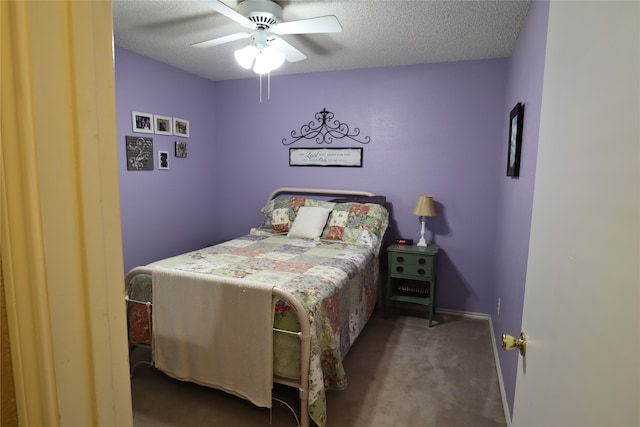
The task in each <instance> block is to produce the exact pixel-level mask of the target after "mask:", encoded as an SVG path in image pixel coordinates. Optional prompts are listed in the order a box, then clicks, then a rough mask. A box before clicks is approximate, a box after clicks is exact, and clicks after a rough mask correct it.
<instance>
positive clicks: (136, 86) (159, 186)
mask: <svg viewBox="0 0 640 427" xmlns="http://www.w3.org/2000/svg"><path fill="white" fill-rule="evenodd" d="M115 57H116V62H115V75H116V110H117V123H118V141H117V144H118V146H119V148H118V160H119V162H120V177H119V178H120V209H121V214H122V243H123V255H124V267H125V270H126V271H128V270H129V269H130V268H132V267H135V266H137V265H144V264H147V263H149V262H152V261H155V260H157V259H160V258H165V257H168V256H171V255H176V254H178V253H181V252H185V251H188V250H193V249H196V248H199V247H203V246H205V245H206V244H207V243H209V242H211V241H212V239H213V238H214V237H215V236H214V227H215V225H214V224H215V222H216V221H215V212H214V206H215V201H216V190H215V189H216V179H217V178H216V159H217V158H216V145H215V131H216V129H215V124H214V120H213V117H215V108H216V106H215V102H214V101H215V96H216V92H215V85H214V84H213V83H212V82H210V81H208V80H205V79H201V78H199V77H196V76H194V75H192V74H189V73H185V72H184V71H180V70H178V69H176V68H173V67H170V66H168V65H165V64H162V63H159V62H156V61H153V60H150V59H147V58H144V57H142V56H139V55H137V54H134V53H132V52H129V51H127V50H124V49H120V48H116V51H115ZM131 111H138V112H143V113H151V114H159V115H163V116H175V117H180V118H182V119H186V120H189V122H190V123H189V124H190V132H189V133H190V137H189V138H178V137H174V136H164V135H149V134H139V133H132V126H131ZM128 135H131V136H147V137H152V138H153V151H154V153H153V154H154V170H153V171H127V164H126V155H125V136H128ZM176 140H180V141H186V142H187V149H188V155H187V158H176V157H174V141H176ZM158 150H165V151H169V154H170V156H169V160H170V163H169V170H159V169H158V158H157V157H158Z"/></svg>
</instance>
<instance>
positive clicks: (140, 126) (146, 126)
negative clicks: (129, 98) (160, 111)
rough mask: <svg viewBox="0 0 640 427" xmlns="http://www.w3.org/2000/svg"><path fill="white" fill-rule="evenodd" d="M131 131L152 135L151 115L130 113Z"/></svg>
mask: <svg viewBox="0 0 640 427" xmlns="http://www.w3.org/2000/svg"><path fill="white" fill-rule="evenodd" d="M131 123H132V125H133V131H134V132H138V133H153V114H149V113H140V112H138V111H132V112H131Z"/></svg>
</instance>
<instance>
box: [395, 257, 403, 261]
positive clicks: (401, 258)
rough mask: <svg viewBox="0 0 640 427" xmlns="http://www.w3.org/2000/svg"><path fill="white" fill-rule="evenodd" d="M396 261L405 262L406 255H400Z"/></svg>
mask: <svg viewBox="0 0 640 427" xmlns="http://www.w3.org/2000/svg"><path fill="white" fill-rule="evenodd" d="M396 261H398V262H404V257H402V256H399V257H397V258H396Z"/></svg>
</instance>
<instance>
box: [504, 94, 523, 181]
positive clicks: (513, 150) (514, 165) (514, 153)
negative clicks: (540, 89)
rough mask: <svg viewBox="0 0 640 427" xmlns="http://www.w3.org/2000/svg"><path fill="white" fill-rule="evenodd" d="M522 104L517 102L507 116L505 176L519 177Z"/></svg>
mask: <svg viewBox="0 0 640 427" xmlns="http://www.w3.org/2000/svg"><path fill="white" fill-rule="evenodd" d="M523 123H524V104H521V103H520V102H518V103H517V104H516V106H515V107H513V110H511V114H509V141H508V142H509V149H508V152H507V176H512V177H518V176H520V150H521V148H522V124H523Z"/></svg>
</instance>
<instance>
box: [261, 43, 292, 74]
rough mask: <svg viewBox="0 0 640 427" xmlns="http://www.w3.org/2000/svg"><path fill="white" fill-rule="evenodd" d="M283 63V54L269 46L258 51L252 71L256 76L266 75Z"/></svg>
mask: <svg viewBox="0 0 640 427" xmlns="http://www.w3.org/2000/svg"><path fill="white" fill-rule="evenodd" d="M283 63H284V54H283V53H282V52H280V51H278V50H276V49H274V48H272V47H271V46H267V47H265V48H264V49H262V50H260V51H258V54H257V55H256V63H255V64H254V66H253V71H255V72H256V73H258V74H267V73H270V72H271V71H273V70H275V69H276V68H279V67H280V66H281V65H282V64H283Z"/></svg>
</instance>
